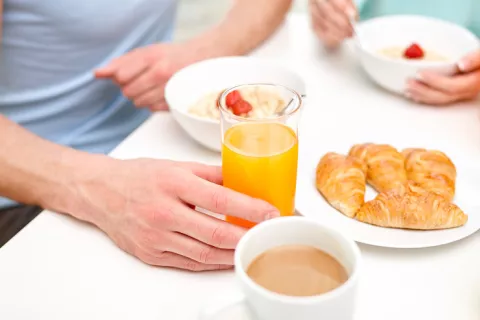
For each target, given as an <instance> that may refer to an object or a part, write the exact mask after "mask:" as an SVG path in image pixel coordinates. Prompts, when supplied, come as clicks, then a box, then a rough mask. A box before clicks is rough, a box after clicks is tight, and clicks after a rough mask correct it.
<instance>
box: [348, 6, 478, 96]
mask: <svg viewBox="0 0 480 320" xmlns="http://www.w3.org/2000/svg"><path fill="white" fill-rule="evenodd" d="M358 33H359V37H360V39H361V44H362V46H360V45H359V42H358V41H355V44H356V47H357V50H358V52H359V54H360V60H361V64H362V66H363V68H364V70H365V71H366V73H367V74H368V75H369V76H370V78H372V80H373V81H374V82H376V83H377V84H378V85H380V86H381V87H383V88H385V89H387V90H389V91H392V92H395V93H399V94H402V93H404V91H405V86H406V82H407V80H408V79H410V78H414V77H415V76H416V74H417V73H418V72H419V71H420V70H426V69H429V70H435V71H437V72H440V73H442V74H453V73H455V72H456V71H457V67H456V63H457V62H458V60H459V59H460V58H462V57H463V56H464V55H466V54H467V53H469V52H472V51H474V50H477V49H478V48H479V41H478V39H477V37H476V36H475V35H474V34H473V33H471V32H470V31H469V30H467V29H465V28H463V27H460V26H458V25H456V24H453V23H451V22H447V21H443V20H439V19H435V18H429V17H424V16H415V15H396V16H384V17H379V18H374V19H370V20H367V21H365V22H362V23H360V24H359V26H358ZM414 42H415V43H418V44H419V45H420V46H422V47H423V48H424V49H426V50H432V51H434V52H436V53H438V54H440V55H442V56H444V57H446V58H448V61H426V60H407V59H394V58H389V57H385V56H383V55H382V54H380V53H379V51H380V50H382V49H384V48H388V47H396V46H399V47H403V48H407V47H408V46H409V45H410V44H412V43H414Z"/></svg>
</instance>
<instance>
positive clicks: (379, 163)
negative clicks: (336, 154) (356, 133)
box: [349, 143, 407, 192]
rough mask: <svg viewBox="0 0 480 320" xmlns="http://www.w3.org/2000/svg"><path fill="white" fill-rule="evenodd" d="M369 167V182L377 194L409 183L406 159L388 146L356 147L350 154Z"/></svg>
mask: <svg viewBox="0 0 480 320" xmlns="http://www.w3.org/2000/svg"><path fill="white" fill-rule="evenodd" d="M349 155H350V156H353V157H356V158H358V159H360V160H361V161H362V162H364V163H365V164H366V166H367V182H368V183H369V184H370V185H371V186H372V187H373V188H374V189H375V190H377V192H385V191H388V190H392V189H397V188H399V187H400V186H402V185H404V184H405V183H407V173H406V171H405V166H404V159H403V156H402V154H401V153H400V152H398V151H397V149H395V148H394V147H392V146H389V145H386V144H373V143H364V144H358V145H354V146H353V147H352V148H351V149H350V152H349Z"/></svg>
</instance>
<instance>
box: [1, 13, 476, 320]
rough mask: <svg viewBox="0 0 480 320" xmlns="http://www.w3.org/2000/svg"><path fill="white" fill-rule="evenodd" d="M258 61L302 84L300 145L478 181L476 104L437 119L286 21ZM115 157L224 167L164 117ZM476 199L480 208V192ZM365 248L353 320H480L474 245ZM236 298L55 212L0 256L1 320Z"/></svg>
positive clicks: (219, 278) (223, 275) (166, 312)
mask: <svg viewBox="0 0 480 320" xmlns="http://www.w3.org/2000/svg"><path fill="white" fill-rule="evenodd" d="M255 54H256V55H258V56H264V57H270V58H272V59H279V60H281V61H283V62H284V63H286V64H288V65H291V66H293V67H295V68H297V70H298V72H300V73H301V74H302V75H303V76H304V77H305V79H306V81H307V86H308V88H307V93H308V95H309V102H308V105H307V108H306V109H305V112H304V115H303V119H302V124H301V130H302V131H301V139H303V140H306V139H313V138H316V139H317V140H318V145H319V146H323V148H334V147H335V146H337V145H341V147H342V148H343V147H345V146H346V143H347V141H348V143H351V139H352V138H351V136H352V135H353V136H355V137H357V138H359V139H361V138H368V137H370V136H372V135H373V134H375V136H376V137H379V138H385V139H387V138H388V139H394V140H395V139H396V141H403V138H402V137H403V136H404V135H405V137H406V138H405V139H407V140H409V141H410V142H413V141H412V139H415V142H417V141H418V142H419V143H429V144H428V146H429V147H442V148H444V149H443V150H444V151H446V152H448V153H449V155H451V156H452V157H453V158H455V159H458V160H457V167H459V168H460V169H463V170H464V171H467V169H468V170H471V171H468V172H470V173H471V174H472V175H474V176H478V177H480V172H479V171H480V169H479V168H478V163H479V162H478V159H480V122H479V120H478V114H477V110H476V106H475V104H476V103H470V104H465V105H459V106H455V107H452V108H442V109H438V108H430V107H425V106H415V105H413V104H410V103H408V102H407V101H404V100H403V99H401V98H398V97H394V96H391V95H389V94H388V93H385V92H382V91H380V90H378V88H375V87H374V86H373V85H372V84H371V83H370V82H369V81H368V80H366V78H365V76H364V75H363V74H362V73H361V72H360V70H359V68H358V66H357V63H356V61H355V59H354V55H353V54H352V52H351V51H350V50H348V49H345V50H342V51H341V52H339V53H337V54H336V55H327V54H326V53H325V52H323V50H322V49H321V48H320V47H319V46H318V44H317V43H316V42H315V41H314V39H313V37H312V34H311V32H310V31H309V27H308V21H307V18H306V17H304V16H291V17H290V18H289V20H288V22H287V23H286V25H285V26H284V28H282V29H280V30H279V32H277V34H276V35H275V36H274V37H273V38H272V39H270V41H268V42H267V43H266V44H265V45H264V46H263V47H262V48H260V49H259V50H258V51H257V52H256V53H255ZM477 105H478V104H477ZM362 123H364V124H365V126H362V125H359V124H362ZM410 125H411V127H412V128H413V129H408V128H407V127H406V126H410ZM412 130H413V131H414V132H417V133H416V134H415V135H412ZM415 130H416V131H415ZM406 132H407V134H406ZM417 136H418V137H417ZM345 137H350V138H345ZM412 137H413V138H412ZM335 141H337V143H335ZM357 142H362V141H357ZM376 142H377V141H376ZM344 144H345V145H344ZM300 147H301V148H302V143H301V144H300ZM445 149H446V150H445ZM301 153H302V150H301ZM112 156H114V157H118V158H135V157H153V158H170V159H177V160H195V161H201V162H205V163H213V164H219V163H220V157H219V155H218V154H215V153H212V152H210V151H207V150H205V149H203V148H202V147H200V146H198V145H196V144H195V143H194V142H192V140H190V139H189V137H188V136H187V135H186V134H185V133H184V132H183V131H182V130H181V129H180V128H179V126H178V125H177V124H176V123H175V122H174V120H173V119H172V117H171V116H170V115H169V114H166V113H161V114H157V115H155V116H154V117H152V118H151V119H150V120H149V121H147V122H146V123H145V124H144V125H143V126H142V127H141V128H139V129H138V130H137V131H136V132H135V133H133V134H132V135H131V136H130V137H129V138H128V139H126V140H125V141H124V142H123V143H122V144H121V145H120V146H119V147H118V148H117V149H116V150H115V151H114V152H113V154H112ZM475 165H477V167H475ZM471 191H472V193H473V194H476V195H477V196H480V192H479V191H480V190H471ZM479 202H480V199H479ZM477 214H480V212H477ZM360 247H361V250H362V254H363V258H364V270H363V275H362V278H361V290H360V292H359V300H358V312H357V317H356V319H357V320H385V319H388V320H404V319H411V320H416V319H419V320H420V319H422V320H425V319H432V320H453V319H455V320H457V319H458V320H478V319H480V234H479V233H477V234H475V235H473V236H471V237H469V238H467V239H464V240H462V241H459V242H456V243H453V244H450V245H446V246H442V247H437V248H429V249H418V250H398V249H397V250H394V249H387V248H378V247H371V246H366V245H360ZM238 294H239V292H238V289H237V287H236V285H235V281H234V278H233V273H232V272H230V271H228V272H213V273H198V274H194V273H187V272H182V271H177V270H170V269H161V268H154V267H149V266H146V265H143V264H142V263H140V262H139V261H137V260H136V259H134V258H132V257H130V256H128V255H127V254H125V253H123V252H122V251H121V250H119V249H117V248H116V247H115V246H114V244H113V243H112V242H111V241H110V240H109V239H108V238H107V237H106V236H105V235H104V234H103V233H102V232H100V231H98V230H96V229H95V228H93V227H91V226H89V225H86V224H83V223H80V222H78V221H75V220H74V219H72V218H69V217H67V216H61V215H58V214H55V213H51V212H44V213H42V214H41V215H40V216H39V217H38V218H37V219H35V220H34V221H33V222H32V223H31V224H30V225H28V226H27V227H26V228H25V229H24V230H23V231H22V232H20V234H19V235H18V236H16V237H15V238H14V239H13V240H12V241H10V242H9V243H8V244H7V245H6V246H4V247H3V248H2V249H1V250H0V319H2V320H3V319H6V320H7V319H8V320H26V319H36V320H65V319H69V320H77V319H78V320H85V319H89V320H93V319H102V320H104V319H116V320H126V319H132V320H139V319H150V320H154V319H155V320H158V319H179V320H187V319H196V316H197V312H198V310H199V309H200V308H201V307H202V306H204V305H205V304H211V303H215V301H216V300H217V299H229V298H230V297H233V296H236V295H238Z"/></svg>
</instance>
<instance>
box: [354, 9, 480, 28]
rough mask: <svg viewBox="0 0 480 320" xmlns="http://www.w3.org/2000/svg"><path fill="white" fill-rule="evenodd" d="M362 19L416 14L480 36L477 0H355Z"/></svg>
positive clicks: (479, 15)
mask: <svg viewBox="0 0 480 320" xmlns="http://www.w3.org/2000/svg"><path fill="white" fill-rule="evenodd" d="M356 3H357V4H358V7H359V11H360V16H361V18H362V19H369V18H373V17H376V16H383V15H391V14H417V15H424V16H430V17H436V18H439V19H443V20H447V21H451V22H453V23H456V24H459V25H462V26H464V27H467V28H469V29H470V30H471V31H472V32H474V33H475V34H476V35H477V36H480V1H479V0H356Z"/></svg>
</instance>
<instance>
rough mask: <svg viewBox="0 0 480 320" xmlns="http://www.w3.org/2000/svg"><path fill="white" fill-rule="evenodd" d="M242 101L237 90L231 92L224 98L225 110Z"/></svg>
mask: <svg viewBox="0 0 480 320" xmlns="http://www.w3.org/2000/svg"><path fill="white" fill-rule="evenodd" d="M240 100H242V96H241V95H240V92H239V91H238V90H233V91H232V92H230V93H229V94H227V96H226V97H225V104H226V105H227V108H232V107H233V106H234V105H235V103H237V102H238V101H240Z"/></svg>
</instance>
